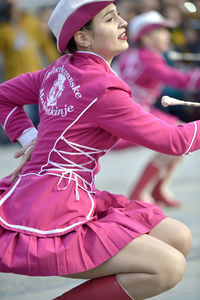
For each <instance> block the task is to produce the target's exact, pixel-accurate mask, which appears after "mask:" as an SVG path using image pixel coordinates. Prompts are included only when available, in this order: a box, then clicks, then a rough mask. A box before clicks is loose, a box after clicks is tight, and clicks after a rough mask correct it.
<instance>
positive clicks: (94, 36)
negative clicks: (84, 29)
mask: <svg viewBox="0 0 200 300" xmlns="http://www.w3.org/2000/svg"><path fill="white" fill-rule="evenodd" d="M126 27H127V22H126V21H124V20H123V19H122V18H121V17H120V16H119V15H118V12H117V9H116V6H115V5H114V4H110V5H108V6H107V7H106V8H104V9H103V10H102V11H101V12H100V13H98V14H97V15H96V16H95V17H94V19H93V22H92V30H89V31H88V36H89V40H90V49H91V51H93V52H95V53H97V54H99V55H101V56H102V57H103V58H104V59H105V60H106V61H107V62H108V63H111V61H112V59H113V57H114V56H116V55H118V54H120V53H121V52H123V51H125V50H126V49H127V48H128V42H127V36H126Z"/></svg>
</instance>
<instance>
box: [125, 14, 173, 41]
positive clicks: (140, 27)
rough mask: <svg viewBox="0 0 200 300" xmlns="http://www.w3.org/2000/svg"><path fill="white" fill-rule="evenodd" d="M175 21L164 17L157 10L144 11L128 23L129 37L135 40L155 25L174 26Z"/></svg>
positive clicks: (155, 26)
mask: <svg viewBox="0 0 200 300" xmlns="http://www.w3.org/2000/svg"><path fill="white" fill-rule="evenodd" d="M174 26H175V23H174V22H173V21H171V20H167V19H165V18H164V17H163V16H162V15H161V14H159V13H158V12H157V11H155V10H152V11H148V12H145V13H143V14H141V15H138V16H136V17H135V18H133V19H132V20H131V21H130V23H129V38H130V40H131V41H133V42H137V41H138V40H139V39H140V37H141V36H142V35H143V34H145V33H147V32H150V31H151V30H153V29H155V28H157V27H174Z"/></svg>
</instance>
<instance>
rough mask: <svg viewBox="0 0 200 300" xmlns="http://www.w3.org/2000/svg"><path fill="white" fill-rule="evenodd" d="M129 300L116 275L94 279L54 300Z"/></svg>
mask: <svg viewBox="0 0 200 300" xmlns="http://www.w3.org/2000/svg"><path fill="white" fill-rule="evenodd" d="M102 299H103V300H129V299H132V298H131V297H130V296H128V294H127V293H126V292H125V290H123V288H122V287H121V285H120V284H119V282H118V280H117V278H116V276H115V275H113V276H106V277H101V278H97V279H92V280H88V281H86V282H84V283H83V284H81V285H79V286H77V287H75V288H73V289H72V290H70V291H68V292H66V293H65V294H63V295H61V296H59V297H58V298H56V299H54V300H102Z"/></svg>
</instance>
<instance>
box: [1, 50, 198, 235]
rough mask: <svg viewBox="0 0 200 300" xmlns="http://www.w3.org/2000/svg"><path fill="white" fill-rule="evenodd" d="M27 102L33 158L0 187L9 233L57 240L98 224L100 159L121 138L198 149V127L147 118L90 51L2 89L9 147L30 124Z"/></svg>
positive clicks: (104, 195) (167, 149) (178, 150)
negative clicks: (32, 110) (35, 121)
mask: <svg viewBox="0 0 200 300" xmlns="http://www.w3.org/2000/svg"><path fill="white" fill-rule="evenodd" d="M31 103H38V104H39V109H40V119H41V122H40V125H39V128H38V138H37V143H36V145H35V149H34V151H33V155H32V158H31V160H30V161H29V162H28V163H27V165H26V166H25V167H24V168H23V170H22V172H21V174H20V176H19V177H18V178H17V179H16V180H15V181H14V182H13V183H12V184H10V182H9V178H8V177H6V178H4V179H2V180H1V181H0V223H1V225H2V226H4V227H5V228H8V229H10V230H14V231H22V232H26V234H30V235H36V236H55V235H62V234H64V233H66V232H68V231H71V230H74V229H75V228H76V227H77V226H81V225H82V224H84V223H86V222H89V221H91V220H92V219H94V218H96V215H95V209H96V207H98V209H102V210H103V209H104V207H105V206H109V203H110V202H111V201H112V195H110V194H109V193H108V192H99V191H97V190H96V189H95V187H94V177H95V174H96V173H97V172H98V169H99V168H98V159H99V158H100V157H101V156H102V155H104V154H105V153H106V152H107V151H108V150H109V149H110V148H112V147H113V146H114V145H115V144H116V142H117V141H118V139H119V138H123V139H126V140H128V141H130V142H133V143H136V144H139V145H142V146H145V147H148V148H150V149H153V150H155V151H159V152H162V153H165V154H169V155H184V154H188V153H189V152H193V151H195V150H197V149H199V148H200V134H199V130H200V122H199V121H196V122H192V123H188V124H184V125H180V126H177V127H176V126H172V125H169V124H167V123H165V122H164V121H161V120H160V119H158V118H156V117H155V116H153V115H152V114H149V113H148V112H146V111H145V110H144V109H143V108H142V107H141V106H140V105H139V104H137V103H135V102H134V101H133V100H132V96H131V91H130V89H129V87H128V86H127V85H126V84H125V83H124V82H123V81H122V80H121V79H119V78H118V77H117V76H116V75H115V74H114V73H113V71H112V70H111V69H110V67H109V65H108V64H107V63H106V62H105V61H104V60H103V59H102V58H101V57H100V56H98V55H96V54H93V53H87V52H77V53H76V54H74V55H67V56H62V57H61V58H60V59H58V60H57V61H55V62H54V63H53V64H52V65H50V66H49V67H47V68H46V69H44V70H42V71H38V72H35V73H33V74H30V73H27V74H23V75H21V76H19V77H17V78H15V79H12V80H10V81H8V82H5V83H3V84H1V85H0V111H1V113H0V121H1V123H2V125H3V126H4V128H5V130H6V132H7V134H8V136H9V137H10V138H11V140H12V141H16V140H17V139H18V138H19V137H20V136H21V135H22V133H23V132H24V130H26V129H28V128H30V126H32V124H31V123H30V120H29V119H28V118H27V116H26V114H25V113H24V110H23V105H25V104H31ZM123 199H124V200H123V201H128V200H127V199H126V198H125V197H124V198H123ZM102 201H103V204H102Z"/></svg>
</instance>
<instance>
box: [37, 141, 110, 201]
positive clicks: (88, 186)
mask: <svg viewBox="0 0 200 300" xmlns="http://www.w3.org/2000/svg"><path fill="white" fill-rule="evenodd" d="M60 140H62V141H64V142H65V143H66V145H67V146H68V147H70V148H71V149H72V150H75V152H72V151H63V150H58V149H56V146H55V147H54V148H53V149H52V152H51V154H53V153H54V152H55V153H57V154H58V156H59V157H60V159H61V161H62V162H61V161H60V162H57V161H53V160H52V158H51V156H50V157H49V161H48V165H46V166H43V167H42V169H41V171H40V173H39V175H42V173H43V172H45V173H47V174H51V175H55V176H59V177H60V179H59V182H58V184H57V188H58V189H59V190H65V189H66V188H68V186H69V184H70V182H71V181H72V180H73V181H75V183H76V200H77V201H78V200H79V193H78V188H81V189H83V190H85V191H86V192H89V193H93V192H94V191H93V185H94V171H95V169H96V168H97V161H96V159H95V158H94V157H93V155H97V154H100V153H105V152H107V151H108V150H107V149H105V150H99V149H95V148H91V147H87V146H83V145H79V144H77V143H73V142H70V141H68V140H67V139H66V138H65V137H64V136H62V137H61V138H60ZM78 155H81V156H86V157H87V162H84V163H79V164H77V163H75V162H74V161H73V160H71V158H72V157H73V156H78ZM92 165H93V167H91V166H92ZM49 166H52V168H51V167H50V168H49ZM80 173H87V178H90V179H91V180H90V181H88V180H86V179H85V178H84V177H83V176H81V174H80ZM63 179H67V184H66V185H65V186H64V187H61V183H62V182H63Z"/></svg>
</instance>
